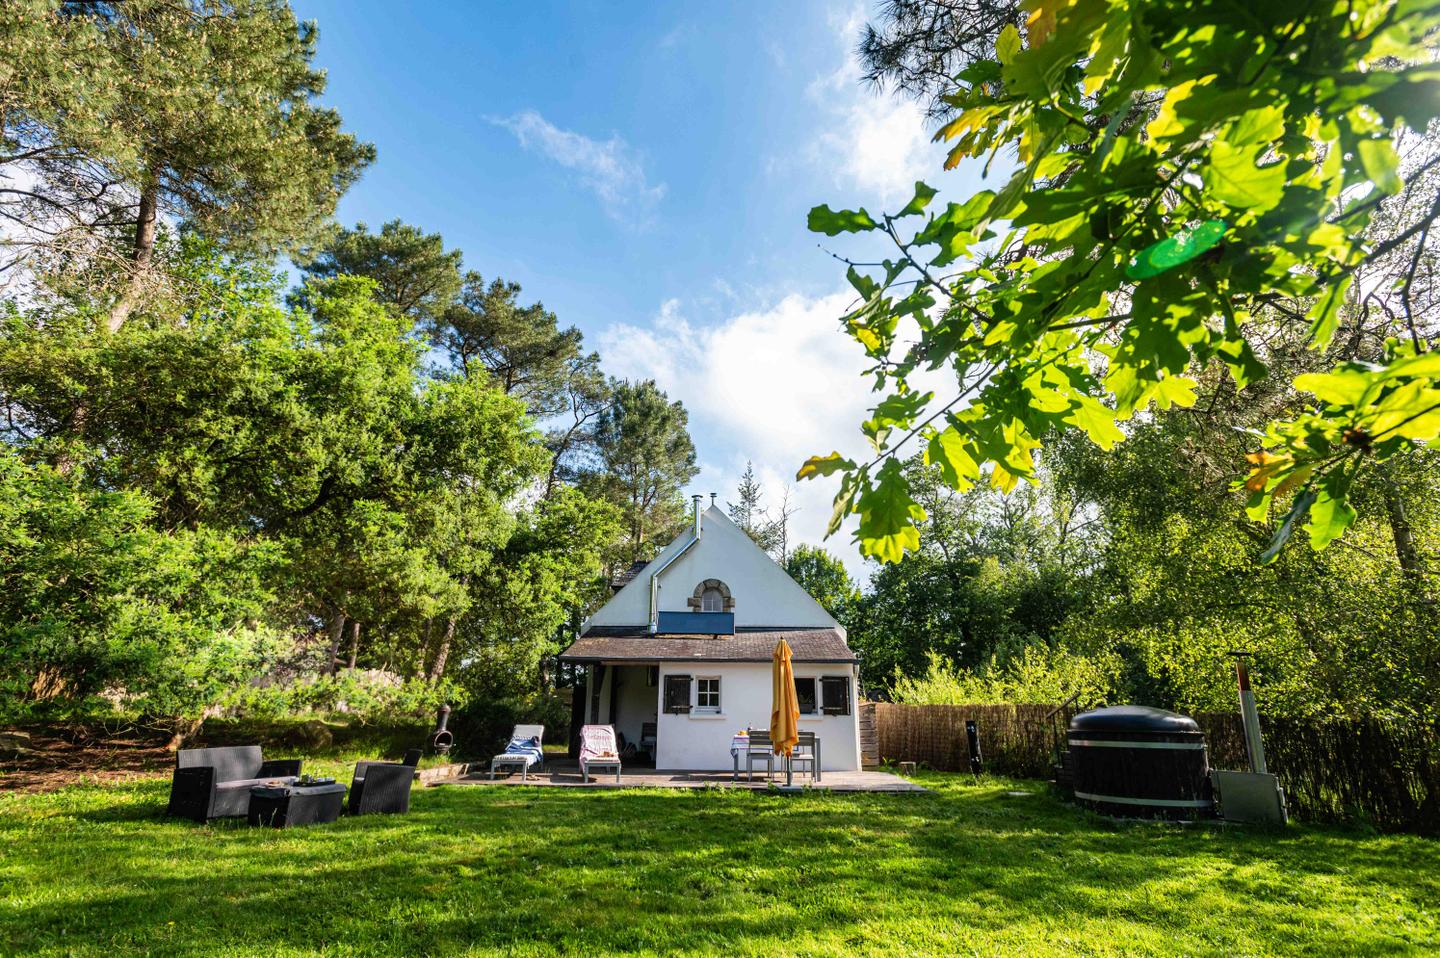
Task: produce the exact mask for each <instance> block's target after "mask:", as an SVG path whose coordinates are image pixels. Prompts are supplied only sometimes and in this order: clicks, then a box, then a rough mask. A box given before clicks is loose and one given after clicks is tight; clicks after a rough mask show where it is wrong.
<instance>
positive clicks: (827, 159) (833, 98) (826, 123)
mask: <svg viewBox="0 0 1440 958" xmlns="http://www.w3.org/2000/svg"><path fill="white" fill-rule="evenodd" d="M864 25H865V11H864V8H863V7H854V8H852V9H851V10H849V11H848V12H847V13H845V14H844V15H841V16H832V17H831V18H830V27H831V31H832V33H833V35H834V38H835V51H836V56H837V58H838V59H839V64H838V65H837V66H836V68H835V69H834V70H832V71H831V72H829V73H826V74H823V75H822V76H819V77H817V78H816V79H815V80H814V81H813V82H812V83H811V84H810V87H809V89H808V95H809V98H810V100H811V101H812V102H813V103H815V105H816V106H817V107H818V109H819V111H820V116H821V122H822V125H823V131H822V132H821V133H820V135H819V137H818V139H817V140H816V143H815V146H814V148H813V149H812V150H811V151H810V157H809V159H810V161H811V163H812V164H814V165H815V166H816V167H818V168H820V169H824V170H828V171H830V172H831V174H832V176H833V179H834V182H835V185H836V186H837V187H842V188H847V189H854V190H858V191H860V192H861V193H862V194H866V195H865V196H862V197H861V199H862V200H864V201H868V200H870V199H871V198H873V199H874V200H875V201H877V202H879V203H880V204H883V205H894V204H897V203H901V202H904V201H906V200H908V199H909V198H910V197H911V196H912V195H913V192H914V188H915V181H916V180H920V179H926V178H930V179H933V178H934V177H935V175H936V174H937V173H938V172H939V171H940V169H941V162H942V159H941V158H942V157H943V155H944V153H943V150H942V149H941V148H940V147H939V146H937V145H935V144H933V143H931V141H930V133H929V132H928V131H927V128H926V120H925V114H924V111H923V110H921V109H920V107H919V106H918V105H917V104H916V103H915V102H914V101H912V100H909V99H905V98H903V97H899V96H895V95H891V94H886V93H881V92H879V91H877V90H873V89H871V88H869V87H868V86H866V85H865V84H864V83H863V81H862V80H861V74H860V64H859V61H858V59H857V58H856V53H855V45H856V43H857V42H858V40H859V37H860V31H861V28H862V27H863V26H864Z"/></svg>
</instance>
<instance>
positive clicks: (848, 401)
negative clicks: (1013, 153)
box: [294, 0, 976, 571]
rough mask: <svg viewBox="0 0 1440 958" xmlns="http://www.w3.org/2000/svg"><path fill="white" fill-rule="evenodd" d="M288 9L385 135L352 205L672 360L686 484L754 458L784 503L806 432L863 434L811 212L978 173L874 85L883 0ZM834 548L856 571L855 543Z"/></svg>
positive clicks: (600, 339)
mask: <svg viewBox="0 0 1440 958" xmlns="http://www.w3.org/2000/svg"><path fill="white" fill-rule="evenodd" d="M294 6H295V8H296V12H297V13H298V14H299V15H300V16H301V17H302V18H306V19H314V20H316V21H318V23H319V27H320V43H319V54H318V62H319V64H320V65H321V66H322V67H324V68H326V69H327V70H328V71H329V87H328V90H327V93H326V96H325V100H326V102H327V103H329V104H331V105H333V106H335V107H337V108H338V109H339V110H340V111H341V113H342V115H343V116H344V118H345V125H346V127H347V129H349V130H352V131H353V132H355V133H356V134H358V135H359V136H361V137H362V138H364V139H366V140H369V141H371V142H373V143H374V144H375V145H376V147H377V149H378V152H379V157H378V159H377V161H376V163H375V165H374V166H373V167H372V168H371V169H370V170H369V171H367V173H366V174H365V176H364V178H363V179H362V180H361V182H360V183H359V184H358V185H356V186H355V187H354V188H353V189H352V190H351V191H350V193H349V194H348V195H347V196H346V197H345V198H344V200H343V201H342V203H341V206H340V212H339V217H340V219H341V221H342V222H345V223H347V224H350V223H354V222H356V221H364V222H367V223H368V224H370V225H371V226H372V227H377V226H378V225H379V224H381V223H383V222H385V221H386V220H390V219H394V218H397V217H398V218H401V219H403V220H405V221H406V222H409V223H412V224H414V225H416V226H420V227H422V228H424V229H426V230H429V231H438V232H440V233H441V234H443V235H444V237H445V239H446V241H447V243H448V244H449V245H451V246H452V247H456V248H459V249H461V250H463V251H464V253H465V264H466V267H467V268H469V269H475V270H478V271H479V272H481V273H482V274H483V275H485V276H486V277H487V278H489V277H493V276H497V275H498V276H503V277H504V278H505V279H508V280H514V281H517V282H519V283H520V284H521V285H522V286H523V287H524V290H525V296H526V299H527V300H529V299H538V300H541V301H543V302H544V303H545V305H546V306H547V307H548V308H550V309H552V310H554V311H555V312H556V313H557V314H558V316H559V317H560V321H561V323H562V324H566V325H575V326H577V327H579V328H580V329H581V330H582V331H583V332H584V334H585V338H586V341H587V343H588V344H589V346H590V347H591V348H594V349H597V350H599V352H600V354H601V359H602V363H603V365H604V367H605V369H606V370H607V372H609V373H611V374H612V375H617V376H624V377H632V378H633V377H645V378H654V379H657V380H658V381H659V383H660V385H661V387H662V388H664V389H665V390H666V391H667V392H668V393H669V394H670V395H671V397H672V398H675V399H680V400H682V401H683V402H684V403H685V405H686V407H687V408H688V409H689V410H690V414H691V434H692V435H693V436H694V439H695V442H696V446H697V449H698V451H699V457H700V462H701V466H702V472H701V475H700V476H699V477H698V478H697V480H696V482H695V487H694V489H693V491H695V492H711V491H716V492H719V493H720V494H721V497H722V500H723V499H724V498H726V497H729V498H733V496H734V487H735V480H736V478H737V477H738V475H739V473H740V471H741V470H742V469H743V468H744V465H745V462H746V460H747V459H751V460H754V462H755V466H756V469H757V471H758V472H759V473H760V474H761V476H762V478H763V480H764V481H765V483H766V487H767V495H768V499H769V500H770V501H772V502H773V501H775V500H777V499H778V497H779V496H780V494H781V491H782V485H783V483H785V482H786V481H787V480H789V479H790V478H791V477H793V475H794V473H795V470H796V468H798V466H799V464H800V463H801V462H802V461H803V459H804V458H805V456H807V455H809V454H810V453H814V452H828V451H830V450H831V449H840V450H841V451H845V452H854V453H859V452H860V451H861V448H862V445H863V440H862V439H861V437H860V435H859V432H858V428H857V427H858V424H859V422H860V420H861V419H862V418H863V414H864V410H865V407H866V404H867V402H868V401H869V395H868V393H867V389H868V387H867V385H866V384H865V382H864V381H862V380H861V379H860V378H859V376H858V372H859V370H860V369H861V368H862V367H863V357H862V355H861V353H860V351H859V347H857V346H855V345H854V344H853V343H851V342H849V340H848V339H846V338H845V337H844V336H843V334H841V333H840V331H839V327H838V325H837V323H836V320H837V319H838V317H839V316H840V314H841V313H842V312H843V310H844V307H845V305H846V303H847V302H848V299H849V297H848V296H847V295H846V289H847V287H846V285H845V283H844V279H843V275H842V272H843V268H842V267H841V266H840V265H839V264H838V263H836V262H835V261H834V260H832V259H830V258H829V257H828V256H827V255H826V254H825V252H824V251H823V250H821V249H820V248H818V246H817V242H818V241H819V240H821V239H824V238H823V237H817V236H815V235H814V234H811V233H809V232H807V231H806V229H805V215H806V213H807V211H808V210H809V209H810V207H812V206H814V205H816V204H818V203H824V202H828V203H830V204H831V205H832V206H835V207H839V206H842V205H843V206H857V205H866V206H869V207H870V208H871V209H875V208H877V207H880V208H883V207H886V206H889V207H890V208H895V207H898V206H899V205H901V204H903V203H904V202H905V200H907V199H908V198H909V194H910V192H911V190H912V188H913V184H914V181H915V180H916V179H917V178H920V177H925V178H927V179H928V180H929V181H930V182H931V183H932V184H934V185H938V186H941V187H942V189H943V190H944V191H945V193H946V194H949V193H952V192H953V193H955V194H963V193H966V192H968V191H969V190H970V189H973V188H974V187H975V185H976V177H975V175H974V174H973V173H971V172H970V171H968V170H965V171H961V172H957V173H952V174H946V175H944V176H941V175H940V172H939V171H940V162H941V159H942V157H943V151H942V150H941V148H940V147H937V146H935V145H933V144H931V143H930V142H929V132H928V130H927V129H926V128H925V126H924V123H923V120H922V118H921V115H920V112H919V110H918V109H917V108H916V107H915V106H914V105H913V104H910V103H907V102H904V101H901V100H898V99H895V98H892V97H889V96H885V95H883V94H876V93H874V92H872V91H870V90H868V89H867V88H865V87H864V86H863V85H862V84H861V83H860V82H859V76H858V67H857V66H856V64H855V61H854V56H853V51H854V48H855V45H856V43H857V41H858V37H859V30H860V27H861V25H862V24H863V22H864V20H865V17H866V15H867V13H869V12H870V7H869V5H862V4H854V5H846V4H834V3H831V4H824V3H812V2H793V3H784V4H773V3H772V4H760V3H733V4H686V5H680V4H653V5H651V4H641V3H630V4H601V3H590V4H574V5H561V4H550V3H545V4H538V3H530V4H486V5H481V4H471V3H448V4H440V3H433V4H426V5H423V6H422V5H419V4H413V5H412V4H397V3H394V2H382V0H364V2H362V0H296V2H295V3H294ZM942 198H943V197H942ZM830 245H831V246H833V248H837V249H841V250H845V251H847V252H853V251H854V250H855V248H856V247H855V245H854V244H853V243H850V244H846V243H844V242H840V243H838V244H834V243H832V244H830ZM832 493H833V489H832V488H831V487H829V486H819V485H817V484H815V483H803V484H797V485H796V486H795V488H794V490H793V497H792V503H793V504H794V505H796V506H798V507H799V510H800V511H799V512H798V513H797V515H796V516H795V517H794V519H793V520H792V521H793V526H792V528H793V530H794V532H795V534H796V535H797V537H798V539H799V540H801V541H811V542H818V541H819V538H820V535H821V533H822V532H823V528H824V525H825V522H826V520H827V519H828V517H829V511H830V510H829V505H828V500H829V498H830V495H831V494H832ZM827 547H828V548H830V549H831V550H832V551H835V552H837V553H839V554H842V556H843V557H844V558H846V560H847V564H849V565H850V566H851V567H852V569H855V570H857V571H858V570H859V568H860V563H859V561H858V559H857V558H856V556H855V553H854V547H853V546H852V545H850V544H849V543H848V541H845V540H843V539H841V538H840V537H837V538H836V539H833V540H831V541H830V542H829V543H827Z"/></svg>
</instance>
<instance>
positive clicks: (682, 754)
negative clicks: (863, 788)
mask: <svg viewBox="0 0 1440 958" xmlns="http://www.w3.org/2000/svg"><path fill="white" fill-rule="evenodd" d="M794 668H795V676H796V678H804V677H807V676H814V677H815V678H817V679H818V678H820V677H821V676H825V675H844V676H849V677H850V714H849V715H802V716H800V731H802V732H814V733H815V735H816V737H817V738H818V739H819V740H820V767H821V769H822V770H823V771H827V772H843V771H853V770H855V769H858V768H859V767H860V737H859V718H858V715H859V709H858V706H857V703H856V701H855V689H856V684H857V683H856V681H855V670H854V668H853V667H852V666H849V665H845V664H843V663H839V664H830V665H820V664H815V665H810V664H806V663H804V662H796V663H795V665H794ZM666 675H688V676H690V677H691V679H692V685H691V688H692V693H691V695H692V698H693V695H694V692H693V688H694V684H693V680H694V679H698V678H718V679H720V714H719V715H702V714H699V713H696V712H691V713H690V714H688V715H685V714H675V713H667V712H661V713H660V715H659V718H658V720H657V721H656V739H657V741H656V755H655V766H656V768H674V769H693V770H696V771H700V770H710V771H716V770H726V769H730V768H733V763H732V759H731V757H730V740H731V738H732V737H733V736H734V735H735V733H736V732H738V731H740V730H741V729H744V728H757V729H769V728H770V699H771V692H772V689H771V681H770V675H771V672H770V663H768V662H706V661H696V662H664V663H661V665H660V685H661V687H662V688H663V687H664V684H665V676H666ZM817 684H818V683H817ZM764 767H765V766H764V765H763V764H759V763H757V768H758V769H760V770H761V774H763V769H764ZM775 767H776V770H777V771H779V769H780V768H781V765H780V760H779V759H778V758H777V759H776V760H775ZM740 770H741V773H742V774H743V773H744V770H745V767H744V765H743V764H742V765H741V767H740ZM822 784H823V782H822Z"/></svg>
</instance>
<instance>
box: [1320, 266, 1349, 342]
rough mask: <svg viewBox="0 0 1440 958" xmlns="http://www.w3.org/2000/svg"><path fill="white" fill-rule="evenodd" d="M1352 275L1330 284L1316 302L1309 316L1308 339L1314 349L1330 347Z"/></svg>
mask: <svg viewBox="0 0 1440 958" xmlns="http://www.w3.org/2000/svg"><path fill="white" fill-rule="evenodd" d="M1353 275H1354V274H1353V273H1347V274H1346V275H1345V278H1344V279H1342V280H1340V282H1338V283H1332V284H1331V285H1330V288H1329V289H1327V290H1325V294H1324V295H1323V296H1321V297H1320V299H1319V301H1318V302H1316V304H1315V307H1314V309H1312V310H1311V314H1310V339H1311V343H1312V345H1313V346H1314V347H1315V348H1316V349H1324V348H1325V347H1327V346H1329V345H1330V340H1331V339H1332V338H1334V336H1335V329H1336V327H1338V326H1339V325H1340V307H1341V306H1343V305H1344V304H1345V294H1346V292H1348V291H1349V289H1350V280H1351V278H1352V277H1353Z"/></svg>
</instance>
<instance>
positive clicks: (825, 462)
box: [795, 452, 855, 479]
mask: <svg viewBox="0 0 1440 958" xmlns="http://www.w3.org/2000/svg"><path fill="white" fill-rule="evenodd" d="M854 468H855V463H853V462H851V461H850V460H849V459H846V458H845V457H844V456H842V455H840V453H838V452H832V453H830V455H828V456H811V457H810V458H809V459H806V460H805V464H804V465H803V466H801V467H800V471H799V472H797V473H796V474H795V478H796V479H814V478H815V477H817V476H829V475H832V474H834V473H837V472H840V471H841V470H845V471H849V470H851V469H854Z"/></svg>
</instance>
